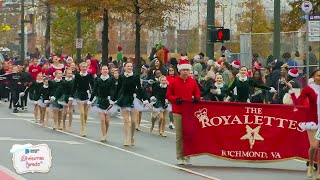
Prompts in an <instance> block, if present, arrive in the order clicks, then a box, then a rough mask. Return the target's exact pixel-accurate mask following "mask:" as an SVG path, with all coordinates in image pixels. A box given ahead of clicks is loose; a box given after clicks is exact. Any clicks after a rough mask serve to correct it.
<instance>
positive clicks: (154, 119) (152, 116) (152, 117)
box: [150, 111, 157, 133]
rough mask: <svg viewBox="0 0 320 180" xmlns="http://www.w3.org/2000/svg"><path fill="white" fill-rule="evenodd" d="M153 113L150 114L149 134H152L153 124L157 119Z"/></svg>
mask: <svg viewBox="0 0 320 180" xmlns="http://www.w3.org/2000/svg"><path fill="white" fill-rule="evenodd" d="M154 113H155V112H153V111H152V112H151V127H150V133H152V131H153V128H154V124H155V123H156V120H157V117H154Z"/></svg>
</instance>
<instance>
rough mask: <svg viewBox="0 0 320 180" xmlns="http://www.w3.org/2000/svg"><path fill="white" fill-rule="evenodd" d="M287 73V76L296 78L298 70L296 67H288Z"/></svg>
mask: <svg viewBox="0 0 320 180" xmlns="http://www.w3.org/2000/svg"><path fill="white" fill-rule="evenodd" d="M288 74H289V76H291V77H295V78H296V77H298V76H299V71H298V69H290V70H289V72H288Z"/></svg>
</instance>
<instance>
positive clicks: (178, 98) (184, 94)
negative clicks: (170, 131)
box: [166, 60, 201, 165]
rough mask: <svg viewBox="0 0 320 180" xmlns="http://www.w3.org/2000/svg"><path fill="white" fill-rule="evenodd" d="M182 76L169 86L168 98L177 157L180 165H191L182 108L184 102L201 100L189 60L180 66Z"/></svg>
mask: <svg viewBox="0 0 320 180" xmlns="http://www.w3.org/2000/svg"><path fill="white" fill-rule="evenodd" d="M178 71H179V72H180V76H177V77H175V79H174V80H173V81H172V82H171V83H170V85H169V86H168V90H167V93H166V97H167V99H168V100H169V102H171V103H172V112H173V119H174V123H175V127H176V156H177V163H178V165H183V164H185V165H188V164H190V158H189V157H185V156H184V152H183V137H182V111H183V109H182V106H181V104H182V103H183V101H193V102H195V103H197V102H199V100H200V96H201V93H200V89H199V87H198V84H197V82H196V81H195V80H194V79H192V78H191V77H190V76H189V73H190V71H191V65H190V63H189V61H187V60H181V61H180V62H179V64H178Z"/></svg>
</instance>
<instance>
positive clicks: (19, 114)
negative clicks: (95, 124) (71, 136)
mask: <svg viewBox="0 0 320 180" xmlns="http://www.w3.org/2000/svg"><path fill="white" fill-rule="evenodd" d="M11 114H12V115H15V116H18V117H28V118H34V114H33V113H11ZM72 117H73V118H75V119H80V115H77V114H74V115H73V116H72ZM88 119H91V120H93V119H94V118H92V117H88Z"/></svg>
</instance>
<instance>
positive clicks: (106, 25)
mask: <svg viewBox="0 0 320 180" xmlns="http://www.w3.org/2000/svg"><path fill="white" fill-rule="evenodd" d="M108 34H109V10H108V9H104V12H103V29H102V44H101V45H102V64H103V65H107V64H108V56H109V54H108V51H109V49H108V44H109V37H108Z"/></svg>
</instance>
